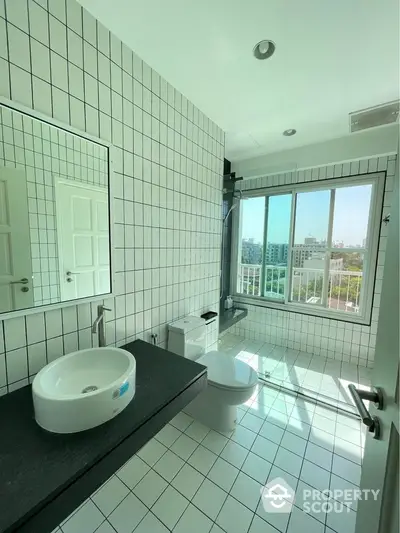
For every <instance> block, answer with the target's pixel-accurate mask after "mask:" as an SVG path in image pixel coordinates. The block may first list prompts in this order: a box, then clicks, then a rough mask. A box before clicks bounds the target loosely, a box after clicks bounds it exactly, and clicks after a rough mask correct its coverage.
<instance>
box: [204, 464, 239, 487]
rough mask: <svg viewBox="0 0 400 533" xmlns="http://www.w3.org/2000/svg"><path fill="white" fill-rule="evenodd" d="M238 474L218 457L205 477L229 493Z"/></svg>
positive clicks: (231, 466)
mask: <svg viewBox="0 0 400 533" xmlns="http://www.w3.org/2000/svg"><path fill="white" fill-rule="evenodd" d="M238 474H239V470H238V469H237V468H236V467H235V466H233V465H231V464H230V463H228V462H227V461H225V460H224V459H221V458H220V457H219V458H218V459H217V461H216V462H215V463H214V466H213V467H212V468H211V470H210V472H209V473H208V476H207V477H208V479H211V481H213V482H214V483H215V484H216V485H218V486H219V487H221V488H222V489H223V490H225V491H227V492H229V491H230V490H231V488H232V485H233V483H234V482H235V479H236V477H237V475H238Z"/></svg>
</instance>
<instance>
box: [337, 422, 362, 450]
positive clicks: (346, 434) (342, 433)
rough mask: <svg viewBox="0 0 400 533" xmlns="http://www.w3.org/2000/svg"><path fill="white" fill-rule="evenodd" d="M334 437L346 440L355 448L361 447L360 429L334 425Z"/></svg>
mask: <svg viewBox="0 0 400 533" xmlns="http://www.w3.org/2000/svg"><path fill="white" fill-rule="evenodd" d="M335 435H336V436H337V437H339V438H340V439H343V440H346V441H348V442H351V444H354V445H355V446H361V444H362V443H361V428H360V427H359V428H358V429H354V428H351V427H349V426H347V425H344V424H339V423H336V428H335Z"/></svg>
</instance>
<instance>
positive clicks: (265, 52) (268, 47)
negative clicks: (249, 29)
mask: <svg viewBox="0 0 400 533" xmlns="http://www.w3.org/2000/svg"><path fill="white" fill-rule="evenodd" d="M274 52H275V43H274V42H273V41H269V40H267V39H264V40H263V41H260V42H259V43H257V44H256V45H255V47H254V48H253V55H254V57H255V58H256V59H268V58H269V57H271V56H272V54H273V53H274Z"/></svg>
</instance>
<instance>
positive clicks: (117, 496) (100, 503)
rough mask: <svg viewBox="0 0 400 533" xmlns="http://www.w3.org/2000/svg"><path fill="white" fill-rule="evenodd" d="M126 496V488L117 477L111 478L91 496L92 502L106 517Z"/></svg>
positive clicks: (127, 490) (127, 492)
mask: <svg viewBox="0 0 400 533" xmlns="http://www.w3.org/2000/svg"><path fill="white" fill-rule="evenodd" d="M128 494H129V489H128V487H127V486H126V485H124V483H122V481H120V480H119V478H118V477H117V476H113V477H112V478H111V479H109V481H107V483H105V484H104V485H103V486H102V487H101V488H100V489H99V490H98V491H97V492H96V493H95V494H94V495H93V496H92V500H93V501H94V503H95V504H96V505H97V507H98V508H99V509H100V511H101V512H102V513H103V514H104V515H105V516H108V515H109V514H110V513H111V512H112V511H114V509H115V508H116V507H117V505H119V504H120V503H121V502H122V500H123V499H124V498H125V496H127V495H128Z"/></svg>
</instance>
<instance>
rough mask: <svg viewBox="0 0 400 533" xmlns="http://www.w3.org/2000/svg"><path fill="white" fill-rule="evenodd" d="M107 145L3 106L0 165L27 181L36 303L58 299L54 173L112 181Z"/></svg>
mask: <svg viewBox="0 0 400 533" xmlns="http://www.w3.org/2000/svg"><path fill="white" fill-rule="evenodd" d="M107 154H108V150H107V149H106V148H105V147H103V146H100V145H98V144H95V143H93V142H90V141H88V140H87V139H84V138H82V137H78V136H76V135H73V134H72V133H68V132H65V131H62V130H60V129H59V128H56V127H54V126H51V125H49V124H45V123H44V122H41V121H39V120H36V119H32V118H31V117H29V116H27V115H23V114H21V113H18V112H17V111H14V110H11V109H9V108H7V107H1V106H0V166H5V167H9V168H10V167H11V168H17V169H21V170H23V171H24V172H25V176H26V181H27V195H28V213H29V226H30V242H31V258H32V275H33V299H34V305H35V306H40V305H46V304H50V303H57V302H59V301H60V283H59V267H58V250H57V223H56V203H55V186H54V179H55V178H56V177H60V178H63V179H67V180H71V181H78V182H80V183H87V184H93V185H96V186H97V187H106V188H107V187H108V171H107V164H108V162H107V159H108V156H107Z"/></svg>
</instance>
